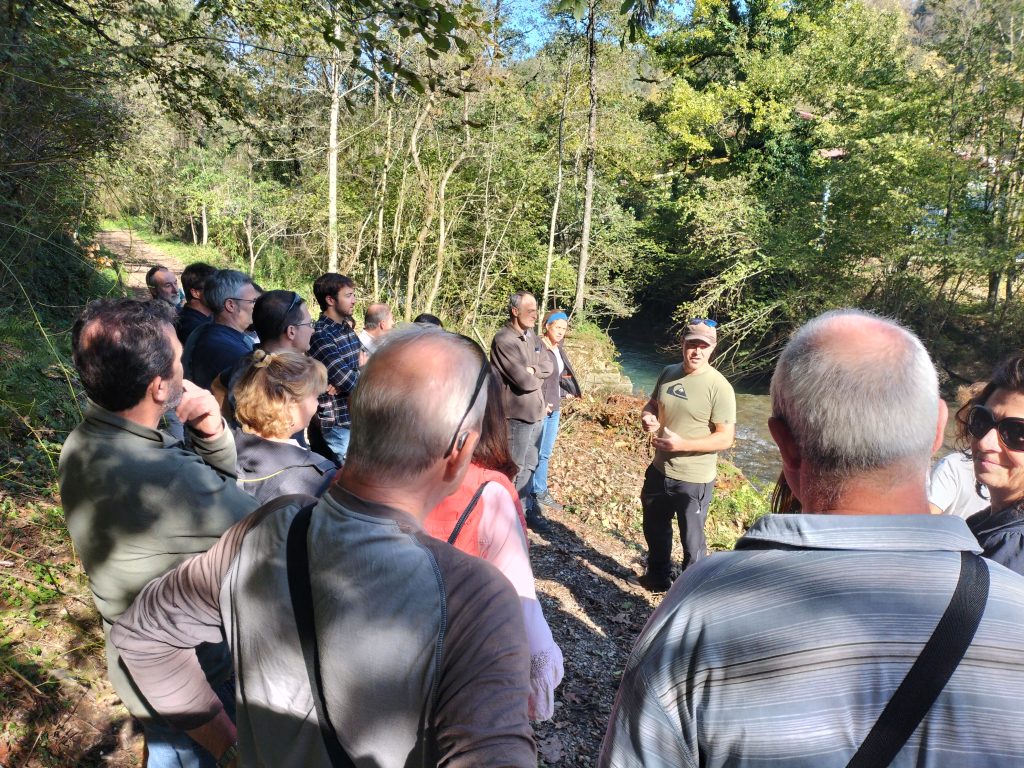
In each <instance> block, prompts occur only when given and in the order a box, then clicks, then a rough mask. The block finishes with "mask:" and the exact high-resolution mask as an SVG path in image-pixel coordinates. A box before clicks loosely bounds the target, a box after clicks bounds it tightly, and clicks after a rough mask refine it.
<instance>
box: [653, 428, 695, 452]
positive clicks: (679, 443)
mask: <svg viewBox="0 0 1024 768" xmlns="http://www.w3.org/2000/svg"><path fill="white" fill-rule="evenodd" d="M651 444H652V445H653V446H654V447H655V448H657V449H658V450H659V451H667V452H668V453H676V452H678V451H685V450H686V446H685V441H684V440H683V438H681V437H680V436H679V435H677V434H676V433H675V432H673V431H672V430H671V429H665V430H664V431H663V432H662V434H661V437H656V438H654V439H653V440H651Z"/></svg>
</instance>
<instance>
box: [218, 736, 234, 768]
mask: <svg viewBox="0 0 1024 768" xmlns="http://www.w3.org/2000/svg"><path fill="white" fill-rule="evenodd" d="M236 757H238V742H237V741H236V742H235V743H234V744H232V745H231V746H230V747H228V748H227V749H225V750H224V752H223V754H222V755H221V756H220V757H219V758H218V759H217V768H227V767H228V766H229V765H231V763H232V762H233V761H234V759H235V758H236Z"/></svg>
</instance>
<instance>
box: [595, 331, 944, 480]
mask: <svg viewBox="0 0 1024 768" xmlns="http://www.w3.org/2000/svg"><path fill="white" fill-rule="evenodd" d="M610 334H611V337H612V340H613V341H614V342H615V347H616V349H617V350H618V353H619V364H620V365H621V366H622V372H623V373H624V374H626V376H628V377H629V379H630V381H632V382H633V393H634V394H637V395H639V394H644V395H647V394H650V392H651V390H652V389H653V388H654V383H655V382H656V381H657V380H658V374H660V373H661V369H662V368H664V367H665V366H666V365H670V364H671V363H676V362H679V361H680V359H681V352H680V350H679V347H678V346H676V347H675V349H665V348H664V347H662V346H661V345H659V342H658V341H657V340H656V339H655V338H654V337H653V335H650V334H643V333H638V332H637V331H636V330H635V329H633V328H628V329H614V328H613V329H612V330H611V332H610ZM948 405H949V409H950V410H949V412H950V420H949V422H948V423H947V425H946V439H945V442H944V444H943V447H942V449H941V450H940V451H939V453H938V455H939V456H944V455H945V454H947V453H949V452H950V451H952V450H953V441H954V434H953V420H952V414H953V413H954V412H955V410H956V404H955V403H948ZM769 416H771V398H770V397H769V396H768V392H767V390H766V389H761V390H742V389H737V390H736V443H735V445H734V446H733V447H732V449H731V450H729V451H725V452H724V453H723V454H722V456H723V457H724V458H726V459H728V460H729V461H731V462H732V463H733V464H735V465H736V466H737V467H739V468H740V469H741V470H742V471H743V474H744V475H746V476H747V478H748V479H750V480H751V481H752V482H753V483H754V485H756V486H757V487H758V488H762V489H763V488H764V486H765V485H766V484H767V483H770V482H774V480H775V478H777V477H778V475H779V471H780V470H781V469H782V462H781V460H780V458H779V451H778V448H776V447H775V442H774V441H773V440H772V436H771V433H770V432H769V431H768V417H769Z"/></svg>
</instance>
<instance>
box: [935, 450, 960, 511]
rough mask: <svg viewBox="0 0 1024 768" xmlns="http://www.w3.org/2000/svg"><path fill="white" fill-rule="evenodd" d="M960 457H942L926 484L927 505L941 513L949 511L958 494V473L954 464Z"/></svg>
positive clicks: (954, 454)
mask: <svg viewBox="0 0 1024 768" xmlns="http://www.w3.org/2000/svg"><path fill="white" fill-rule="evenodd" d="M958 461H960V455H959V454H957V453H951V454H949V455H948V456H945V457H943V458H942V459H940V460H939V462H938V463H937V464H936V465H935V468H934V469H933V470H932V474H931V477H930V478H929V482H928V503H929V504H934V505H935V506H936V507H938V508H939V509H941V510H942V511H943V512H946V511H948V510H949V508H950V507H951V506H952V505H953V502H954V501H956V498H957V495H958V494H959V492H960V473H959V472H958V471H957V466H956V463H957V462H958Z"/></svg>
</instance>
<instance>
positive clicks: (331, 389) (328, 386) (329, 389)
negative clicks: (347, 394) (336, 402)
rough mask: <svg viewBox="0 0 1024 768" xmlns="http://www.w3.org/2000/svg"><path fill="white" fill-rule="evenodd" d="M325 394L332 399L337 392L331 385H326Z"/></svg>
mask: <svg viewBox="0 0 1024 768" xmlns="http://www.w3.org/2000/svg"><path fill="white" fill-rule="evenodd" d="M327 394H328V395H330V396H331V397H334V396H335V395H336V394H338V390H337V389H335V388H334V385H333V384H328V385H327Z"/></svg>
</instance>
